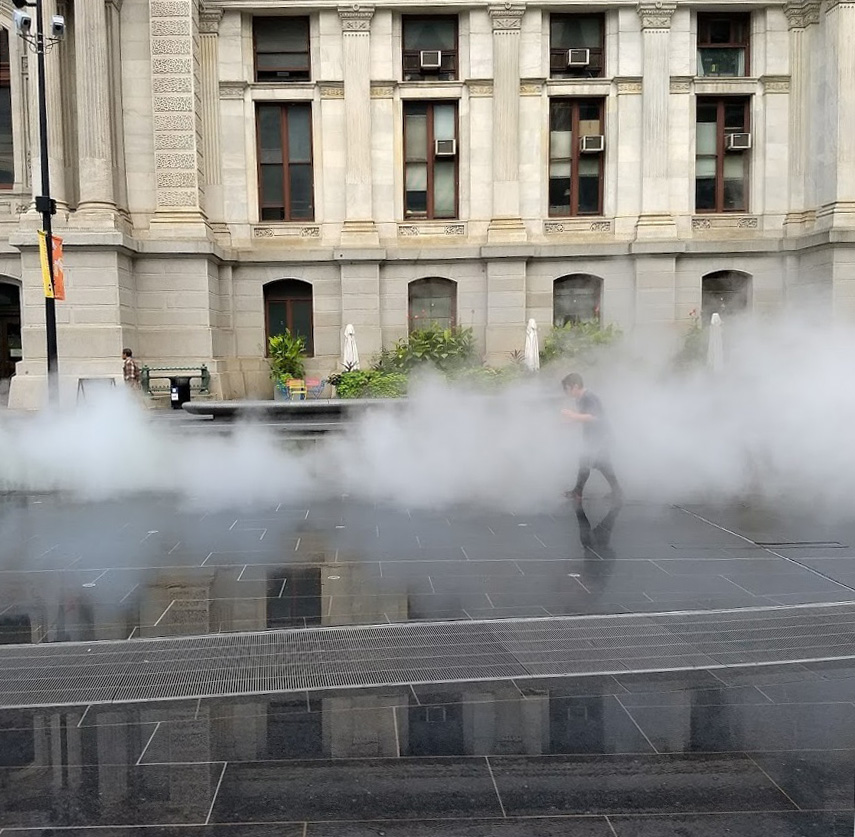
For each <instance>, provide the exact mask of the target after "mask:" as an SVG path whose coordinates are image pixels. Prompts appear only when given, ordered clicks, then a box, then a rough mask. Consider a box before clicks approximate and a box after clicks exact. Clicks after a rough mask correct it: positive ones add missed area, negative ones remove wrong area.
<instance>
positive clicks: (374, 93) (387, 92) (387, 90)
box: [371, 81, 395, 99]
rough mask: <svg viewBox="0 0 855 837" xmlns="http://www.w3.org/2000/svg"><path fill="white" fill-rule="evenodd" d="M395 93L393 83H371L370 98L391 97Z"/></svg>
mask: <svg viewBox="0 0 855 837" xmlns="http://www.w3.org/2000/svg"><path fill="white" fill-rule="evenodd" d="M394 95H395V83H394V82H392V81H390V82H382V83H381V82H377V83H374V82H372V83H371V98H372V99H391V98H392V97H393V96H394Z"/></svg>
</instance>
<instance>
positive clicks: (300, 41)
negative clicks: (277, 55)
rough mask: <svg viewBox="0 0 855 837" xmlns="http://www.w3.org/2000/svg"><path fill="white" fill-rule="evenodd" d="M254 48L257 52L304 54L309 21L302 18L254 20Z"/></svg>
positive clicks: (307, 45) (307, 43)
mask: <svg viewBox="0 0 855 837" xmlns="http://www.w3.org/2000/svg"><path fill="white" fill-rule="evenodd" d="M254 29H255V48H256V50H257V51H258V52H306V51H307V50H308V47H309V21H308V19H307V18H303V17H294V18H288V17H281V18H275V17H265V18H256V19H255V20H254Z"/></svg>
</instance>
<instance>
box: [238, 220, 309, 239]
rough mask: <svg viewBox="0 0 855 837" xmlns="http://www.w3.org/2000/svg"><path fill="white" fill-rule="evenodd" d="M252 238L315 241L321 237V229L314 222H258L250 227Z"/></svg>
mask: <svg viewBox="0 0 855 837" xmlns="http://www.w3.org/2000/svg"><path fill="white" fill-rule="evenodd" d="M252 237H253V239H273V240H275V239H283V238H285V239H292V240H293V239H295V238H296V239H301V240H307V241H317V240H318V239H319V238H320V237H321V227H320V225H319V224H316V223H315V222H314V221H302V222H300V221H260V222H259V223H258V224H253V225H252Z"/></svg>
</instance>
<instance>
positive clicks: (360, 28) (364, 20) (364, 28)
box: [338, 3, 374, 33]
mask: <svg viewBox="0 0 855 837" xmlns="http://www.w3.org/2000/svg"><path fill="white" fill-rule="evenodd" d="M338 16H339V19H340V20H341V31H342V32H365V33H367V32H368V31H369V30H370V29H371V18H372V17H374V6H362V5H360V4H359V3H354V4H353V5H351V6H339V7H338Z"/></svg>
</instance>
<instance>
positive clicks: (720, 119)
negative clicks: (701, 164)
mask: <svg viewBox="0 0 855 837" xmlns="http://www.w3.org/2000/svg"><path fill="white" fill-rule="evenodd" d="M712 103H715V105H716V108H717V110H716V155H715V156H716V160H715V207H714V208H713V209H699V208H698V203H697V200H698V199H697V192H696V193H695V213H696V214H698V215H730V214H734V213H735V214H739V213H744V212H748V211H749V207H750V206H751V194H750V186H751V177H750V170H749V162H748V161H749V157H748V156H747V155H749V154H750V151H736V152H730V153H731V154H738V155H740V156H742V158H743V167H744V174H743V177H744V178H745V180H744V195H745V200H744V202H743V206H742V207H740V208H739V209H724V160H725V157H726V156H727V154H728V152H727V151H726V150H725V147H724V138H725V136H726V135H727V134H728V133H743V132H744V133H750V132H751V97H750V96H749V97H744V96H698V97H697V99H696V100H695V126H696V130H697V125H698V124H699V123H698V112H697V108H698V105H701V104H707V105H708V104H712ZM737 103H741V104H742V105H743V107H744V108H745V117H744V119H743V128H742V131H736V132H733V131H730V132H729V131H727V130H725V127H724V108H725V105H733V104H737ZM704 156H708V155H704ZM697 158H698V154H697V150H696V151H695V160H696V161H697ZM695 183H696V184H697V170H696V171H695ZM696 188H697V187H696Z"/></svg>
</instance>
